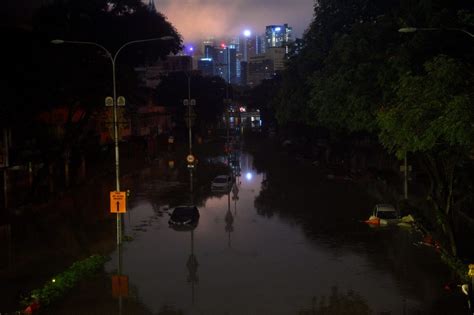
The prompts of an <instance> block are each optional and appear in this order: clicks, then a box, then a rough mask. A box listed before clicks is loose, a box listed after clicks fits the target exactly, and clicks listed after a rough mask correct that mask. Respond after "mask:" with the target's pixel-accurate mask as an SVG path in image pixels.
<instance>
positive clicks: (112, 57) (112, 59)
mask: <svg viewBox="0 0 474 315" xmlns="http://www.w3.org/2000/svg"><path fill="white" fill-rule="evenodd" d="M171 39H173V37H172V36H162V37H156V38H149V39H141V40H133V41H130V42H127V43H125V44H123V45H122V46H120V48H119V49H118V50H117V52H116V53H115V54H114V55H112V54H111V53H110V51H108V50H107V48H105V47H104V46H102V45H100V44H98V43H95V42H84V41H72V40H62V39H54V40H52V41H51V43H52V44H75V45H76V44H77V45H90V46H95V47H98V48H100V49H101V50H103V51H104V52H105V53H106V55H107V57H108V58H109V59H110V63H111V64H112V85H113V125H114V146H115V190H116V191H117V192H119V191H120V163H119V142H118V126H117V125H118V124H117V88H116V83H115V82H116V81H115V62H116V60H117V56H118V54H119V53H120V51H122V49H123V48H125V47H127V46H129V45H132V44H136V43H144V42H152V41H159V40H171ZM121 242H122V237H121V216H120V213H117V245H120V244H121Z"/></svg>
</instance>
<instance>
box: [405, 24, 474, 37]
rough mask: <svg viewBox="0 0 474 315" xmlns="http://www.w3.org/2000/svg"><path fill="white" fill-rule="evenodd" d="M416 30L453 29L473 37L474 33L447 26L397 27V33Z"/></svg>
mask: <svg viewBox="0 0 474 315" xmlns="http://www.w3.org/2000/svg"><path fill="white" fill-rule="evenodd" d="M417 31H454V32H462V33H464V34H467V35H469V36H471V37H472V38H474V34H472V33H470V32H468V31H466V30H463V29H462V28H455V27H448V28H438V27H420V28H418V27H411V26H410V27H402V28H400V29H398V32H399V33H414V32H417Z"/></svg>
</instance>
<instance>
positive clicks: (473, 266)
mask: <svg viewBox="0 0 474 315" xmlns="http://www.w3.org/2000/svg"><path fill="white" fill-rule="evenodd" d="M467 274H468V276H469V277H474V264H470V265H469V272H468V273H467Z"/></svg>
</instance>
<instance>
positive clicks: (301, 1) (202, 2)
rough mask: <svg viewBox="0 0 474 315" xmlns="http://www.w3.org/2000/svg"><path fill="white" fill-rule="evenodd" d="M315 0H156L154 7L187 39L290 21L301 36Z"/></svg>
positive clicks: (296, 33)
mask: <svg viewBox="0 0 474 315" xmlns="http://www.w3.org/2000/svg"><path fill="white" fill-rule="evenodd" d="M313 5H314V0H292V1H289V0H285V1H284V0H155V6H156V8H157V10H158V11H160V12H162V13H163V14H164V15H165V16H166V17H167V18H168V20H169V21H170V22H171V23H172V24H173V25H174V26H175V27H176V29H177V30H178V32H179V33H181V35H183V38H184V40H185V41H196V40H199V39H202V38H207V37H209V36H216V37H223V36H231V35H237V34H240V33H241V32H242V31H243V30H244V29H246V28H248V29H251V30H252V31H253V32H255V33H257V34H261V33H263V32H264V29H265V26H266V25H271V24H283V23H288V24H289V25H290V26H292V27H293V29H294V32H295V35H296V36H298V37H301V35H302V33H303V32H304V30H305V29H306V28H307V27H308V25H309V23H310V22H311V19H312V16H313Z"/></svg>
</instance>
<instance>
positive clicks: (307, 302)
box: [45, 152, 466, 315]
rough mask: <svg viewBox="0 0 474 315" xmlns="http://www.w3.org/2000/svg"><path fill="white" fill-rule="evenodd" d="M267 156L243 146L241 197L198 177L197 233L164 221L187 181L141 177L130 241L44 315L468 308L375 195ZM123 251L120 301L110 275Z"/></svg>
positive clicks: (170, 174)
mask: <svg viewBox="0 0 474 315" xmlns="http://www.w3.org/2000/svg"><path fill="white" fill-rule="evenodd" d="M266 154H267V155H266V156H261V155H259V156H254V155H252V154H251V153H248V152H247V153H246V152H242V154H241V155H240V167H241V176H240V177H238V178H237V184H238V185H237V187H238V193H237V196H236V194H234V193H232V192H231V193H229V194H216V193H212V192H210V188H209V186H210V182H209V179H208V178H204V177H203V176H195V178H194V179H195V183H194V185H193V190H194V197H193V198H194V199H195V201H196V203H197V205H198V208H199V211H200V219H199V223H198V226H197V227H196V228H195V229H194V230H193V231H176V230H174V229H172V228H170V227H169V226H168V218H169V212H170V211H171V210H172V208H173V207H174V206H177V205H180V204H186V203H188V201H189V199H190V193H189V190H190V187H189V183H188V182H186V181H183V180H180V178H181V179H182V178H183V177H182V176H181V177H180V176H179V175H178V174H177V173H176V172H177V171H173V170H170V169H167V163H166V161H162V163H161V164H156V165H154V166H152V167H147V168H144V169H143V170H142V171H141V172H137V174H136V175H135V177H134V179H133V180H132V181H131V183H130V186H131V189H132V191H133V196H132V199H131V203H130V205H129V212H128V213H127V214H126V215H125V217H124V218H125V224H124V227H125V235H127V236H130V237H132V238H133V240H132V241H130V242H125V243H124V245H123V248H122V250H121V251H120V255H119V253H118V252H117V251H115V252H113V253H112V255H111V257H112V259H111V261H110V262H108V263H107V265H106V272H107V273H106V274H104V275H100V276H98V277H96V278H94V279H91V280H89V281H85V282H84V283H81V285H80V286H79V288H77V289H75V290H74V291H73V292H72V293H71V294H70V295H69V296H68V297H66V299H65V300H64V301H62V302H61V303H58V304H56V305H55V306H54V307H52V308H51V309H48V310H46V311H45V314H120V313H122V314H206V315H207V314H209V315H211V314H229V315H230V314H236V315H241V314H465V311H466V308H465V300H464V299H463V297H462V296H461V294H460V293H458V292H457V291H447V290H445V289H444V285H445V284H446V283H448V282H450V281H451V279H452V274H451V273H450V271H449V270H448V268H447V267H445V266H444V265H443V264H442V263H441V262H440V259H439V257H438V254H437V253H436V252H435V251H434V250H433V249H432V248H429V247H420V246H415V245H414V243H416V242H417V241H418V240H419V235H418V234H417V233H416V232H414V231H411V230H409V229H403V228H396V227H394V228H382V229H374V228H370V227H369V226H367V225H365V224H364V223H362V222H361V221H362V220H365V219H366V218H367V217H368V215H369V212H370V209H371V208H372V207H373V204H374V203H375V202H376V201H375V200H373V199H371V198H370V197H369V196H368V195H366V194H365V193H364V192H363V191H362V190H361V189H360V188H358V187H357V186H356V184H355V183H352V182H344V181H341V182H338V181H331V180H328V179H327V178H326V176H324V174H322V173H321V172H318V170H317V169H315V168H314V167H313V166H311V165H306V164H304V163H301V162H297V161H295V160H293V159H292V158H291V157H289V156H286V155H285V154H281V153H278V154H277V153H275V154H271V152H267V153H266ZM218 160H219V159H214V160H213V161H214V162H215V161H218ZM221 160H222V159H221ZM208 162H212V161H211V160H209V161H208ZM203 164H204V163H203ZM210 166H211V167H212V164H210ZM185 175H186V174H185ZM120 256H121V257H120ZM119 257H120V263H121V264H120V267H121V274H123V275H126V276H128V281H129V296H128V297H124V298H121V299H118V298H113V297H112V288H111V280H110V275H112V274H114V273H116V272H117V269H118V266H119Z"/></svg>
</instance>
